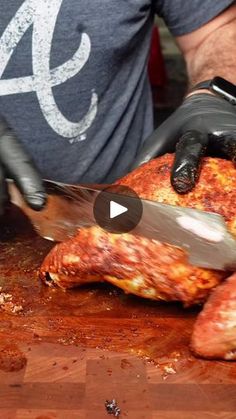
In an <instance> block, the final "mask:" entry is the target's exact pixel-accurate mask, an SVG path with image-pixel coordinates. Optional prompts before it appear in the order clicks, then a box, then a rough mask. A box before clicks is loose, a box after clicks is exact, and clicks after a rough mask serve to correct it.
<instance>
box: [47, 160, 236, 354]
mask: <svg viewBox="0 0 236 419" xmlns="http://www.w3.org/2000/svg"><path fill="white" fill-rule="evenodd" d="M172 163H173V155H169V154H167V155H165V156H162V157H160V158H158V159H155V160H152V161H151V162H149V163H146V164H144V165H142V166H141V167H139V168H138V169H136V170H134V171H133V172H132V173H130V174H128V175H127V176H125V177H124V178H123V179H121V180H119V181H118V182H117V184H120V185H125V186H129V187H131V188H132V189H133V190H134V191H135V192H136V193H137V194H138V195H139V196H140V197H142V198H147V199H152V200H154V201H158V202H162V203H167V204H171V205H179V206H183V207H192V208H197V209H201V210H206V211H211V212H216V213H219V214H221V215H223V216H224V218H225V220H226V222H227V225H228V228H229V230H230V231H231V232H232V234H233V235H235V236H236V208H235V202H236V170H235V167H234V165H233V163H232V162H229V161H227V160H223V159H216V158H208V157H206V158H204V160H203V165H202V170H201V176H200V179H199V181H198V184H197V186H196V187H195V188H194V190H193V191H192V192H190V193H188V194H186V195H178V194H177V193H175V192H174V190H173V188H172V187H171V185H170V180H169V179H170V169H171V165H172ZM228 276H229V273H228V272H219V271H215V270H209V269H201V268H197V267H195V266H192V265H190V264H189V263H188V259H187V255H186V253H185V252H184V251H183V250H182V249H180V248H177V247H174V246H171V245H168V244H163V243H160V242H158V241H157V240H150V239H146V238H141V237H138V236H135V235H132V234H131V233H126V234H113V233H109V232H106V231H104V230H102V229H101V228H100V227H98V226H94V227H89V228H82V229H81V230H80V231H78V234H77V235H76V236H75V237H73V238H72V239H70V240H67V241H66V242H63V243H61V244H58V245H56V246H55V248H53V249H52V251H51V252H50V253H49V255H48V256H47V257H46V259H45V261H44V263H43V264H42V267H41V270H40V277H41V278H42V279H43V280H44V281H45V282H46V283H47V284H48V285H58V286H59V287H62V288H65V289H66V288H73V287H77V286H79V285H83V284H87V283H90V282H99V281H108V282H110V283H112V284H114V285H116V286H118V287H119V288H122V289H123V290H124V291H125V292H127V293H132V294H136V295H138V296H141V297H145V298H149V299H153V300H165V301H182V302H183V304H184V305H185V306H189V305H193V304H198V303H203V302H204V301H205V300H206V299H207V298H208V296H209V294H210V293H211V294H212V295H211V297H210V299H209V302H208V303H207V304H206V307H205V309H203V312H202V313H201V314H200V317H199V319H198V321H197V323H196V327H195V330H194V334H193V340H192V348H193V350H194V352H195V353H196V354H200V355H201V356H206V357H221V358H225V359H229V358H230V359H233V358H234V355H232V354H233V353H234V349H236V332H235V340H233V339H229V340H226V343H225V344H224V345H223V348H224V349H222V350H220V351H217V348H216V346H217V344H215V345H214V344H212V345H211V347H210V348H208V349H207V348H206V346H207V342H209V339H210V338H211V337H212V339H213V340H214V336H213V335H214V333H215V331H214V324H215V323H218V324H219V323H224V322H227V319H229V318H230V325H228V326H227V327H228V328H230V329H231V328H232V327H233V324H234V327H235V328H236V316H234V317H235V323H233V316H232V313H231V308H230V307H231V306H230V305H229V301H228V298H229V296H232V298H233V295H234V293H233V291H232V286H231V283H232V280H230V281H231V282H230V281H229V282H226V283H225V284H224V285H220V286H219V287H218V285H219V284H220V283H221V282H222V281H223V280H224V279H226V278H227V277H228ZM234 282H235V280H234ZM226 284H227V285H226ZM224 287H226V289H225V288H224ZM227 287H229V288H230V287H231V288H230V290H229V292H227ZM215 288H216V291H214V289H215ZM214 293H217V294H216V297H214ZM221 294H222V306H221V308H222V310H225V307H226V306H227V308H226V311H225V313H226V314H225V317H224V316H220V315H217V314H216V315H215V313H216V311H217V310H219V309H218V305H217V302H216V300H217V301H219V300H221V297H219V295H221ZM223 300H224V302H225V303H224V304H223ZM204 313H206V315H204ZM219 316H220V317H219ZM219 319H220V320H219ZM219 327H221V337H220V334H219V335H218V339H219V340H220V341H221V342H222V339H223V337H224V336H223V335H224V330H225V329H224V327H223V326H222V324H221V326H219ZM223 329H224V330H223ZM204 330H205V331H206V333H204ZM235 330H236V329H235ZM227 333H228V331H227ZM229 333H230V332H229ZM203 336H204V339H203ZM216 340H217V339H215V341H216ZM219 345H220V343H219ZM219 345H218V346H219ZM229 351H231V352H230V354H231V355H230V356H229ZM235 358H236V355H235Z"/></svg>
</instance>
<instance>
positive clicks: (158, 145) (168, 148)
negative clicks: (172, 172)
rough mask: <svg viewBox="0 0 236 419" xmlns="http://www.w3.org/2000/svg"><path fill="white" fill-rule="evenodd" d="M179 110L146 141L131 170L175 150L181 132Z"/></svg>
mask: <svg viewBox="0 0 236 419" xmlns="http://www.w3.org/2000/svg"><path fill="white" fill-rule="evenodd" d="M177 113H179V110H177V111H175V112H174V113H173V114H172V115H171V116H170V117H169V118H167V119H166V120H165V121H164V122H163V123H162V124H161V125H160V126H159V127H158V128H157V129H156V130H155V131H154V132H153V133H152V134H151V135H150V136H149V137H148V138H147V139H146V140H145V142H144V145H143V147H142V149H141V151H140V152H139V153H138V155H137V157H136V159H135V161H134V162H133V164H132V167H131V170H132V169H135V168H136V167H138V166H140V165H141V164H143V163H146V162H148V161H150V160H151V159H153V158H155V157H159V156H161V155H163V154H165V153H171V152H173V151H174V150H175V144H176V139H177V138H178V135H179V132H180V128H181V127H180V122H179V121H181V120H180V119H179V118H178V117H177Z"/></svg>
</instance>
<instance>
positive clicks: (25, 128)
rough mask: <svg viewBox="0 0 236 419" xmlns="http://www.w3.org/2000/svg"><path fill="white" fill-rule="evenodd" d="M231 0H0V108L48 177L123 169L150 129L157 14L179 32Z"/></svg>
mask: <svg viewBox="0 0 236 419" xmlns="http://www.w3.org/2000/svg"><path fill="white" fill-rule="evenodd" d="M231 3H233V1H232V0H217V1H216V0H204V1H202V0H195V1H191V0H7V1H5V0H0V4H1V14H0V114H2V115H3V116H5V118H6V119H7V121H8V123H9V124H10V125H11V127H12V128H13V129H14V131H15V133H16V135H17V136H18V138H19V139H20V140H21V141H22V142H23V143H24V144H25V146H26V148H27V150H28V151H29V153H30V154H31V155H32V157H33V158H34V160H35V162H36V163H37V166H38V168H39V169H40V171H41V173H42V175H43V177H45V178H50V179H54V180H58V181H65V182H71V183H77V182H111V181H113V180H115V179H116V178H118V177H120V176H122V175H123V174H124V173H126V172H127V171H128V170H129V167H130V165H131V163H132V161H133V159H134V157H135V156H136V154H137V152H138V150H139V149H140V147H141V145H142V143H143V141H144V140H145V138H146V137H147V136H148V135H149V134H150V133H151V131H152V130H153V120H152V104H151V95H150V89H149V84H148V78H147V69H146V64H147V59H148V52H149V46H150V37H151V32H152V27H153V20H154V15H155V13H157V14H159V15H160V16H163V17H164V19H165V21H166V23H167V24H168V26H169V28H170V30H171V31H172V33H173V34H174V35H181V34H185V33H188V32H191V31H193V30H194V29H197V28H198V27H200V26H201V25H202V24H204V23H206V22H207V21H209V20H210V19H211V18H213V17H214V16H216V15H217V14H218V13H220V12H221V11H222V10H223V9H225V8H226V7H227V6H229V5H230V4H231Z"/></svg>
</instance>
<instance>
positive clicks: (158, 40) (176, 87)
mask: <svg viewBox="0 0 236 419" xmlns="http://www.w3.org/2000/svg"><path fill="white" fill-rule="evenodd" d="M148 69H149V78H150V82H151V87H152V94H153V103H154V121H155V128H156V127H158V126H159V125H160V124H161V122H163V121H164V120H165V119H166V118H167V117H168V116H169V115H170V114H171V113H172V112H173V111H174V110H175V109H176V108H177V107H178V105H179V104H180V103H181V102H182V99H183V96H184V94H185V92H186V88H187V76H186V69H185V63H184V60H183V57H182V55H181V53H180V51H179V49H178V47H177V46H176V44H175V42H174V39H173V37H172V35H171V34H170V32H169V30H168V29H167V27H166V26H165V24H164V22H163V21H162V19H159V18H157V19H156V25H155V27H154V30H153V37H152V42H151V50H150V58H149V68H148Z"/></svg>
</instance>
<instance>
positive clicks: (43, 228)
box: [8, 180, 236, 271]
mask: <svg viewBox="0 0 236 419" xmlns="http://www.w3.org/2000/svg"><path fill="white" fill-rule="evenodd" d="M44 185H45V189H46V192H47V194H48V202H47V205H46V207H45V208H44V209H43V210H42V211H40V212H37V211H34V210H32V209H30V208H29V207H28V206H27V205H26V203H25V201H24V199H23V197H22V195H21V194H20V192H19V190H18V189H17V188H16V186H15V184H14V182H13V181H11V180H8V186H9V195H10V200H11V202H12V203H13V204H15V205H17V206H18V207H20V208H21V210H22V211H23V212H24V213H25V214H26V216H27V217H29V219H30V220H31V222H32V224H33V226H34V228H35V229H36V231H37V232H38V233H39V234H40V235H41V236H42V237H44V238H46V239H48V240H53V241H59V242H60V241H64V240H66V239H67V238H69V237H72V236H73V235H74V234H75V233H76V231H77V230H78V229H79V228H81V227H85V226H92V225H96V224H97V223H96V220H95V218H94V213H93V206H94V202H95V200H96V198H97V196H98V194H99V193H100V192H101V191H103V193H106V192H105V191H104V190H105V189H106V186H108V185H76V186H75V185H67V184H63V183H58V182H53V181H49V180H44ZM108 194H109V198H110V200H112V201H116V199H117V198H118V196H117V194H115V193H113V192H112V193H110V192H108ZM129 199H130V200H134V199H136V198H134V197H129ZM141 201H142V206H143V213H142V218H141V220H140V222H139V224H138V225H137V226H136V228H134V229H133V230H132V232H131V233H132V234H136V235H140V236H144V237H147V238H150V239H153V240H158V241H160V242H163V243H167V244H171V245H174V246H177V247H180V248H182V249H184V250H185V251H186V252H187V255H188V259H189V262H190V263H191V264H193V265H195V266H199V267H203V268H210V269H216V270H229V271H233V270H235V269H236V240H235V238H234V237H233V236H232V234H231V233H230V232H229V231H228V229H227V225H226V223H225V220H224V218H223V217H222V216H220V215H218V214H215V213H210V212H204V211H200V210H195V209H192V208H183V207H178V206H172V205H167V204H162V203H158V202H153V201H149V200H144V199H142V200H141ZM131 207H132V208H134V207H135V206H134V205H133V203H132V205H131ZM132 212H133V211H128V213H127V214H126V217H130V218H131V219H132V217H133V216H134V214H133V213H132Z"/></svg>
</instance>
